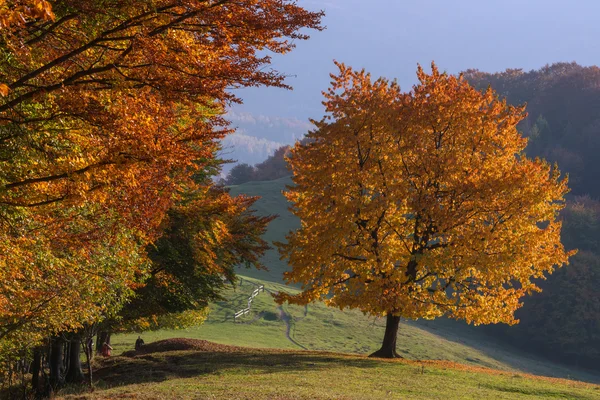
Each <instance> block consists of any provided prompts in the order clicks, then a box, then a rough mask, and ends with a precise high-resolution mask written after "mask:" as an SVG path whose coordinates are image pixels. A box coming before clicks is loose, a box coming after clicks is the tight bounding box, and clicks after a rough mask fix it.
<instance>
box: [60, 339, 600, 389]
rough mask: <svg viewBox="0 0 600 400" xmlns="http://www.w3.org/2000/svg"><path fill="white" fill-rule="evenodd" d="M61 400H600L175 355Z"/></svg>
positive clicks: (330, 360) (356, 359)
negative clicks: (87, 391) (538, 399)
mask: <svg viewBox="0 0 600 400" xmlns="http://www.w3.org/2000/svg"><path fill="white" fill-rule="evenodd" d="M100 367H101V368H100V370H99V371H98V373H97V375H98V376H100V377H101V378H102V382H101V383H100V384H99V385H98V386H97V389H96V390H95V391H94V392H93V393H86V392H85V391H82V390H81V389H78V388H71V389H67V390H65V391H63V392H62V393H61V394H60V395H61V396H62V397H59V398H63V399H118V398H127V399H171V398H172V399H175V398H176V399H200V398H201V399H367V398H368V399H448V400H449V399H533V398H546V399H548V398H550V399H581V400H583V399H600V387H599V386H595V385H590V384H583V383H579V382H572V381H565V380H557V379H543V378H536V377H533V376H529V375H523V374H515V373H512V372H503V371H495V370H488V369H484V368H474V367H468V366H463V365H455V364H450V363H448V362H441V361H431V362H411V361H405V360H393V361H384V360H375V359H369V358H366V357H361V356H352V355H344V354H335V353H317V352H306V351H283V350H264V349H263V350H258V349H245V350H244V349H233V350H232V351H172V352H159V353H151V354H146V355H140V356H136V357H133V358H128V357H114V358H111V359H108V360H104V361H102V364H101V365H100Z"/></svg>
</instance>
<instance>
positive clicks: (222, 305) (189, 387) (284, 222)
mask: <svg viewBox="0 0 600 400" xmlns="http://www.w3.org/2000/svg"><path fill="white" fill-rule="evenodd" d="M290 183H291V181H290V180H289V178H284V179H280V180H278V181H272V182H249V183H247V184H244V185H240V186H237V187H233V188H232V193H233V194H238V193H246V194H249V195H261V196H262V198H261V199H260V200H259V201H257V203H256V204H255V208H256V210H257V211H258V213H259V214H263V215H265V214H279V215H280V217H279V218H278V219H276V220H275V221H273V222H272V223H271V225H270V226H269V230H268V232H267V233H266V235H265V238H266V240H268V241H274V240H282V239H283V237H284V236H285V234H286V233H287V232H288V231H289V230H290V229H295V228H296V227H297V226H298V221H297V219H295V217H294V216H292V215H291V214H290V213H289V211H287V204H286V202H285V199H284V198H283V196H282V195H281V190H282V189H283V188H284V186H285V185H286V184H290ZM263 261H264V263H265V264H266V265H267V266H268V267H269V271H254V270H240V271H239V273H240V274H241V275H243V284H242V285H241V286H240V287H238V288H230V289H228V290H227V291H226V292H225V294H224V295H225V298H226V301H222V302H217V303H215V304H212V305H211V314H210V315H209V317H208V319H207V321H206V322H205V323H204V324H203V325H202V326H199V327H194V328H190V329H187V330H183V331H158V332H146V333H144V334H143V336H142V337H143V338H144V340H145V341H146V343H149V342H152V341H157V340H161V339H168V338H175V337H185V338H195V339H205V340H209V341H212V342H216V343H221V344H228V345H236V346H245V347H249V348H270V349H283V350H288V351H293V352H294V353H282V350H255V351H254V350H250V353H247V352H246V353H244V354H243V355H233V354H229V355H223V354H216V353H215V354H204V353H181V354H173V355H164V354H160V355H154V354H153V355H148V356H143V357H141V358H136V359H125V358H115V359H113V360H110V361H109V362H111V363H113V362H114V364H115V365H114V366H112V367H109V366H107V367H106V368H107V370H106V371H107V372H106V375H103V374H101V376H102V377H103V381H102V382H100V385H101V387H103V388H104V389H102V390H99V391H98V392H97V393H95V394H94V395H91V396H90V398H114V397H124V398H140V399H146V398H147V399H152V398H217V399H219V398H227V399H228V398H231V399H245V398H275V399H276V398H280V399H303V398H336V399H337V398H341V399H345V398H347V399H355V398H357V399H358V398H408V399H410V398H415V399H418V398H427V399H435V398H444V399H453V398H464V399H469V398H483V399H487V398H494V399H514V398H563V399H591V398H594V399H596V398H597V399H600V390H599V389H598V388H597V387H588V386H578V385H576V384H575V383H564V382H562V381H548V380H540V379H533V378H530V377H526V376H525V375H524V374H526V373H531V374H536V375H543V376H551V377H562V378H571V379H576V380H582V381H587V382H595V383H600V377H599V376H598V373H597V372H589V371H583V370H577V369H574V368H570V367H565V366H562V365H559V364H556V363H552V362H548V361H547V360H545V359H542V358H538V357H534V356H530V355H527V354H524V353H523V352H522V351H520V350H517V349H515V348H511V347H510V346H507V345H506V344H501V343H499V342H496V341H495V340H494V339H492V338H489V337H487V336H486V335H485V334H484V333H483V332H482V331H481V330H478V329H476V328H473V327H469V326H467V325H466V324H464V323H460V322H455V321H449V320H436V321H416V322H408V321H405V322H403V323H402V324H401V327H400V332H399V337H398V351H399V352H400V354H402V355H403V356H404V357H405V358H406V360H407V361H406V362H392V363H386V362H375V361H373V360H370V359H366V358H364V357H360V356H350V355H348V356H344V355H341V354H339V353H357V354H362V355H365V354H370V353H371V352H373V351H375V350H377V349H378V347H379V345H380V343H381V339H382V337H383V332H384V321H383V320H377V319H374V318H371V317H368V316H364V315H363V314H361V313H360V312H357V311H343V312H342V311H340V310H337V309H332V308H328V307H326V306H325V305H324V304H321V303H319V304H311V305H309V306H308V307H307V308H304V307H299V306H290V305H283V306H281V307H280V306H278V305H277V304H275V302H274V301H273V299H272V297H271V296H270V295H269V292H271V293H273V292H277V291H282V290H283V291H288V292H294V291H295V290H296V289H294V288H293V287H290V286H286V285H284V284H282V282H283V276H282V274H283V272H284V271H285V270H286V269H287V265H286V264H285V263H284V262H282V261H280V260H279V259H278V255H277V252H276V251H275V250H272V251H270V252H269V253H268V254H267V255H266V256H265V258H264V259H263ZM258 284H264V285H265V287H266V289H267V292H265V293H261V294H260V295H259V296H257V297H256V298H255V299H254V301H253V304H252V310H251V314H250V315H248V316H246V317H244V318H242V319H241V322H237V323H234V322H233V314H234V313H235V312H236V311H239V310H241V309H243V308H245V307H246V304H247V300H248V296H249V294H250V293H251V292H252V290H254V289H255V287H256V285H258ZM287 334H289V337H288V336H287ZM136 338H137V334H127V335H116V336H115V337H114V338H113V346H114V347H115V354H120V353H121V352H122V351H125V350H131V349H132V348H133V346H134V342H135V339H136ZM302 349H308V350H311V351H316V350H319V351H329V352H336V353H337V354H335V355H327V354H321V353H313V352H299V351H301V350H302ZM248 354H254V355H252V356H250V355H248ZM261 355H262V356H261ZM144 357H145V358H144ZM261 357H262V358H261ZM411 360H412V361H411ZM417 360H428V361H417ZM448 362H454V363H459V364H458V365H453V364H449V363H448ZM415 363H417V364H415ZM423 365H425V369H424V370H420V368H422V366H423ZM121 368H123V370H121ZM481 368H492V369H494V370H495V371H496V372H493V373H492V372H490V371H488V370H481ZM419 370H420V371H422V372H423V373H419V372H418V371H419ZM124 371H129V372H124ZM498 371H503V372H498ZM119 382H121V383H119ZM76 398H78V397H76Z"/></svg>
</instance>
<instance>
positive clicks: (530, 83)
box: [464, 63, 600, 368]
mask: <svg viewBox="0 0 600 400" xmlns="http://www.w3.org/2000/svg"><path fill="white" fill-rule="evenodd" d="M464 76H465V78H466V79H467V80H468V81H469V82H470V83H471V84H473V85H475V86H476V87H478V88H479V89H481V90H484V89H485V88H487V87H488V85H490V86H491V87H492V88H493V89H494V90H496V91H497V92H498V93H499V94H500V95H501V96H505V97H506V98H507V100H508V102H509V103H510V104H514V105H519V104H524V103H527V111H528V117H527V118H526V119H525V120H524V121H523V122H522V123H521V125H520V129H521V130H522V132H524V134H525V135H526V136H527V137H528V138H529V143H528V146H527V149H526V153H527V155H528V156H536V157H543V158H545V159H547V160H548V161H551V162H557V163H558V166H559V168H560V170H561V171H562V172H565V173H568V174H569V186H570V187H571V188H572V191H571V197H570V198H569V199H568V204H567V207H566V209H565V210H564V212H563V214H562V217H563V235H562V238H563V239H562V241H563V243H564V244H565V246H566V247H567V248H570V249H573V248H577V249H579V253H578V254H577V255H575V256H574V257H572V258H571V260H570V265H569V266H567V267H565V268H562V269H559V270H558V271H556V272H555V273H554V274H553V275H551V276H550V277H548V279H547V280H546V281H544V282H541V283H540V286H541V287H542V289H543V292H542V293H539V294H534V295H532V296H530V297H528V298H525V300H524V306H523V308H522V309H521V310H519V311H517V313H516V316H517V318H519V319H520V320H521V322H520V324H518V325H516V326H513V327H510V328H508V327H503V326H496V327H491V328H490V331H491V332H492V333H494V334H498V335H501V336H503V337H505V338H507V339H509V340H510V341H511V343H514V344H517V345H520V346H523V347H524V348H526V349H528V350H531V349H534V350H536V351H538V352H540V353H541V354H543V355H545V356H548V357H551V358H554V359H557V360H561V361H568V362H571V363H575V364H578V365H581V366H587V367H592V368H598V365H599V362H600V291H598V289H597V288H598V287H599V286H600V203H599V202H598V199H599V197H600V185H598V176H600V158H599V157H598V154H600V113H598V110H599V109H600V68H598V67H595V66H594V67H583V66H580V65H578V64H576V63H557V64H553V65H549V66H545V67H543V68H541V69H540V70H535V71H529V72H524V71H522V70H519V69H511V70H506V71H504V72H499V73H494V74H490V73H485V72H480V71H477V70H468V71H466V72H465V73H464Z"/></svg>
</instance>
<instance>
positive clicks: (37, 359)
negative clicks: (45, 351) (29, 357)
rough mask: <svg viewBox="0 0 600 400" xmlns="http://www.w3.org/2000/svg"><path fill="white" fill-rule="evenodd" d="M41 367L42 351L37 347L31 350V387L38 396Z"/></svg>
mask: <svg viewBox="0 0 600 400" xmlns="http://www.w3.org/2000/svg"><path fill="white" fill-rule="evenodd" d="M41 367H42V349H40V348H39V347H38V348H36V349H35V350H33V361H32V362H31V387H32V388H33V391H34V393H36V394H38V393H40V392H41V390H40V369H41Z"/></svg>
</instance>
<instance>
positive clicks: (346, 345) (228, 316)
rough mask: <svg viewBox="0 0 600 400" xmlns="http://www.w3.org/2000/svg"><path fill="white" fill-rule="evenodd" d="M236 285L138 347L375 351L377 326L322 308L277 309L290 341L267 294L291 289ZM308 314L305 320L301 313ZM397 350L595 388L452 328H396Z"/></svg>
mask: <svg viewBox="0 0 600 400" xmlns="http://www.w3.org/2000/svg"><path fill="white" fill-rule="evenodd" d="M243 281H244V283H243V284H242V286H241V287H238V288H236V289H233V288H232V289H229V290H228V291H227V292H226V293H225V295H226V297H227V301H223V302H218V303H215V304H212V305H211V313H210V315H209V317H208V319H207V321H206V322H205V323H204V324H203V325H201V326H198V327H194V328H189V329H185V330H178V331H166V330H163V331H158V332H147V333H144V334H143V335H142V337H143V338H144V340H145V341H146V343H149V342H153V341H157V340H161V339H168V338H174V337H185V338H192V339H205V340H209V341H212V342H216V343H221V344H229V345H236V346H245V347H255V348H277V349H296V350H300V349H308V350H321V351H333V352H339V353H356V354H363V355H366V354H370V353H372V352H373V351H375V350H377V349H378V348H379V345H380V344H381V339H382V337H383V332H384V329H385V323H384V321H383V320H382V319H375V318H373V317H368V316H365V315H363V314H362V313H360V312H357V311H340V310H338V309H333V308H329V307H326V306H325V305H324V304H322V303H318V304H311V305H309V306H308V307H307V309H305V307H300V306H291V305H283V306H281V309H282V310H283V311H284V312H285V313H286V314H288V315H289V316H290V317H291V319H290V325H291V329H290V338H291V340H290V339H288V338H287V337H286V323H285V321H284V320H282V319H280V318H279V314H280V311H279V306H278V305H277V304H276V303H275V302H274V300H273V298H272V297H271V296H270V295H269V292H277V291H281V290H285V291H288V292H293V291H294V290H293V289H291V288H289V287H287V286H285V285H282V284H278V283H272V282H265V281H259V280H255V279H253V278H248V277H245V278H243ZM250 282H255V283H259V282H263V283H264V284H265V287H266V289H267V291H265V293H261V294H259V295H258V296H257V297H255V299H254V301H253V304H252V309H251V313H250V315H248V316H245V317H243V318H241V320H240V321H241V322H237V323H234V322H233V314H234V313H235V312H236V311H238V310H240V309H242V308H245V306H246V303H247V299H248V296H249V294H250V293H251V292H252V291H253V290H254V288H255V287H256V286H255V285H254V284H251V283H250ZM306 311H308V312H307V313H306V315H305V312H306ZM136 338H137V334H124V335H116V336H115V337H114V339H113V343H112V344H113V347H114V348H115V354H120V353H121V352H123V351H126V350H131V349H133V347H134V343H135V339H136ZM398 351H399V353H400V354H401V355H402V356H403V357H405V358H407V359H410V360H448V361H453V362H458V363H461V364H466V365H471V366H475V367H489V368H494V369H500V370H505V371H514V372H519V373H522V372H524V373H533V374H538V375H544V376H555V377H563V378H567V377H569V378H573V379H579V380H584V381H589V382H599V383H600V379H599V378H598V376H597V375H594V374H593V373H590V372H586V371H579V370H574V369H572V368H566V367H564V366H561V365H558V364H555V363H551V362H548V361H546V360H543V359H539V358H535V357H531V356H527V355H524V354H521V353H520V352H518V351H517V350H515V349H513V348H510V347H507V346H505V345H500V344H494V342H493V341H491V340H489V339H488V338H486V337H485V336H484V335H482V334H481V333H479V332H478V331H477V330H476V329H472V328H469V327H467V326H465V325H464V324H460V323H456V322H454V321H435V323H433V322H427V321H421V322H418V323H415V322H408V321H405V322H403V323H402V324H401V326H400V331H399V335H398Z"/></svg>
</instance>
